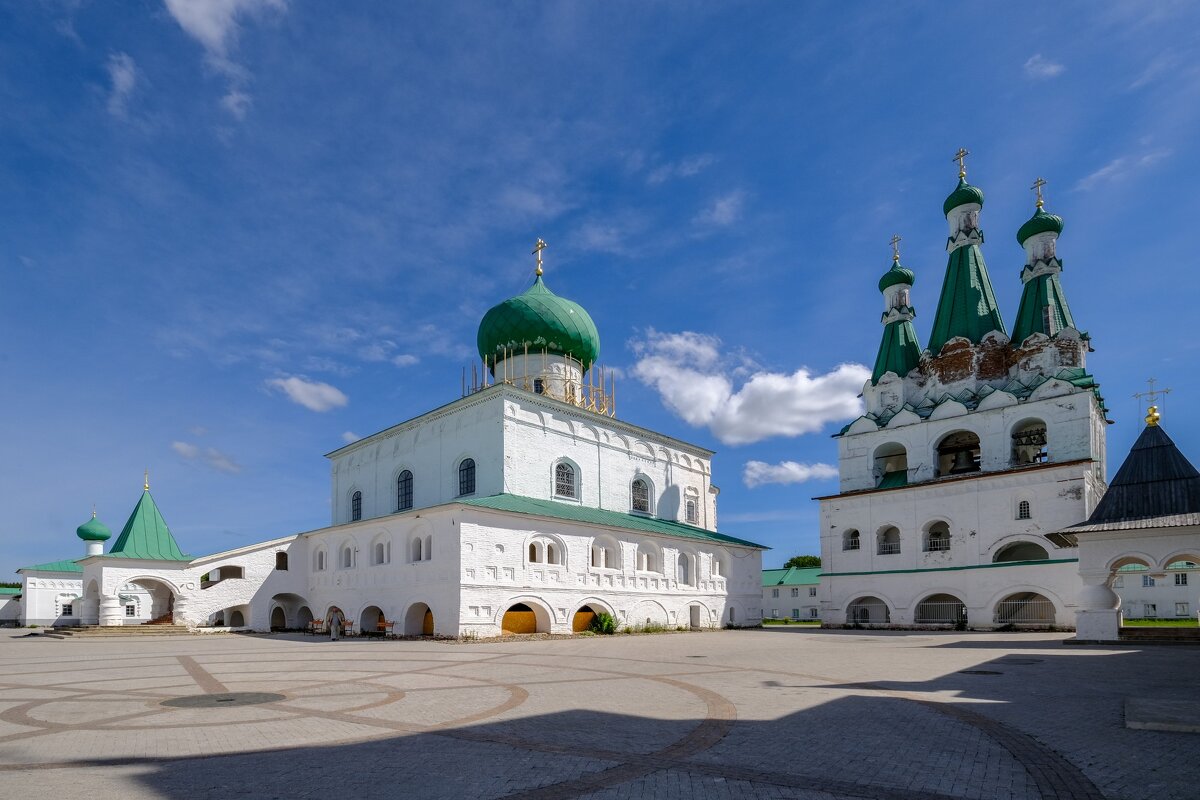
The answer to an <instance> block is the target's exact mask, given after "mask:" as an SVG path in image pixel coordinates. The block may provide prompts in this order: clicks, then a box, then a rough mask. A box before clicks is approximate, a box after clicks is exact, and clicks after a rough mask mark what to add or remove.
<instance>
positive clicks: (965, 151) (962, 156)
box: [950, 147, 971, 178]
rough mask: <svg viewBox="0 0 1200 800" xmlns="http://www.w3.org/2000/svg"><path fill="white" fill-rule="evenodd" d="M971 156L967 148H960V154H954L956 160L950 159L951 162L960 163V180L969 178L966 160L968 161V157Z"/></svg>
mask: <svg viewBox="0 0 1200 800" xmlns="http://www.w3.org/2000/svg"><path fill="white" fill-rule="evenodd" d="M969 155H971V151H970V150H968V149H967V148H965V147H960V148H958V152H957V153H955V154H954V158H952V159H950V160H951V161H957V162H958V177H960V178H965V177H967V165H966V163H965V161H964V159H966V157H967V156H969Z"/></svg>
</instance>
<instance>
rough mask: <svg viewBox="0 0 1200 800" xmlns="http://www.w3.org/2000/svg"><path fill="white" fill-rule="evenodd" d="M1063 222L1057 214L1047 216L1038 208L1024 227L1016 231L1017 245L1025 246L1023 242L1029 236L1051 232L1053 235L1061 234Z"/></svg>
mask: <svg viewBox="0 0 1200 800" xmlns="http://www.w3.org/2000/svg"><path fill="white" fill-rule="evenodd" d="M1062 229H1063V221H1062V217H1060V216H1058V215H1057V214H1047V213H1046V212H1045V210H1044V209H1042V208H1041V207H1040V206H1039V207H1038V210H1037V211H1035V212H1033V216H1032V217H1030V218H1029V219H1028V220H1027V221H1026V222H1025V224H1024V225H1022V226H1021V227H1020V229H1018V230H1017V244H1019V245H1021V246H1022V247H1024V246H1025V240H1026V239H1028V238H1029V237H1030V236H1036V235H1037V234H1039V233H1045V232H1046V231H1053V232H1054V233H1062Z"/></svg>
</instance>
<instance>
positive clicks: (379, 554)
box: [375, 542, 386, 564]
mask: <svg viewBox="0 0 1200 800" xmlns="http://www.w3.org/2000/svg"><path fill="white" fill-rule="evenodd" d="M385 555H386V550H385V548H384V546H383V542H376V543H375V563H376V564H383V563H386V559H385V558H384V556H385Z"/></svg>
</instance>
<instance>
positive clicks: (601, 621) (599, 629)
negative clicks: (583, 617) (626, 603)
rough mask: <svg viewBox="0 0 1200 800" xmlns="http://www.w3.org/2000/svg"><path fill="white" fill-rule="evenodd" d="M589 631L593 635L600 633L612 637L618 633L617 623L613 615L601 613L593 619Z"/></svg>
mask: <svg viewBox="0 0 1200 800" xmlns="http://www.w3.org/2000/svg"><path fill="white" fill-rule="evenodd" d="M588 630H589V631H591V632H592V633H599V634H601V635H603V636H612V635H613V634H614V633H616V632H617V621H616V620H615V619H613V616H612V614H609V613H608V612H606V611H601V612H600V613H599V614H597V615H596V616H594V617H592V621H591V623H590V624H589V625H588Z"/></svg>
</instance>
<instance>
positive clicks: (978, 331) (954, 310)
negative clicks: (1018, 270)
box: [929, 244, 1008, 356]
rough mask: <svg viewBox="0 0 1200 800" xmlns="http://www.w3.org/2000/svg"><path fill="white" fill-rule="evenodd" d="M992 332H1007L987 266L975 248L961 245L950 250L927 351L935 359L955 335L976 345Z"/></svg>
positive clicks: (975, 246) (969, 245) (976, 246)
mask: <svg viewBox="0 0 1200 800" xmlns="http://www.w3.org/2000/svg"><path fill="white" fill-rule="evenodd" d="M992 331H1000V333H1003V334H1006V335H1007V333H1008V329H1007V328H1005V327H1004V320H1003V319H1002V318H1001V316H1000V309H999V308H998V307H997V306H996V295H995V294H994V293H993V292H992V280H991V278H989V277H988V271H987V264H985V263H984V261H983V253H982V252H980V250H979V246H978V245H974V244H968V245H963V246H962V247H959V248H956V249H954V250H952V251H951V252H950V258H949V259H948V260H947V262H946V279H945V281H944V282H943V283H942V296H941V297H940V298H939V299H938V307H937V313H936V314H935V315H934V317H933V331H932V332H931V333H930V335H929V352H931V353H932V354H933V355H935V356H936V355H937V354H938V353H940V352H941V351H942V347H943V345H945V344H946V342H948V341H950V340H951V339H953V338H954V337H956V336H962V337H964V338H966V339H969V340H970V341H971V342H972V343H973V344H979V343H980V342H981V341H983V337H984V336H986V335H987V334H989V333H991V332H992Z"/></svg>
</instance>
